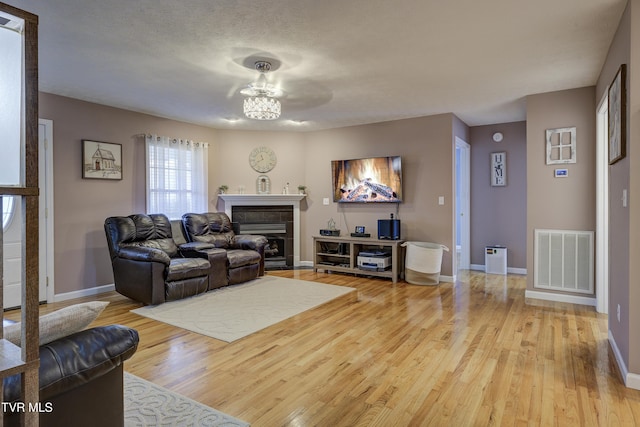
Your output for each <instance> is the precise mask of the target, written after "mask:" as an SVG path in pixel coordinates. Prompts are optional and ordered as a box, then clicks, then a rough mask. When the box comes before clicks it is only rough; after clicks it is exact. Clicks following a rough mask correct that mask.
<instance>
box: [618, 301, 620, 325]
mask: <svg viewBox="0 0 640 427" xmlns="http://www.w3.org/2000/svg"><path fill="white" fill-rule="evenodd" d="M618 323H620V304H618Z"/></svg>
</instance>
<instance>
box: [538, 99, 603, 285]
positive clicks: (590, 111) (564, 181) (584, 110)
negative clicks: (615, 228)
mask: <svg viewBox="0 0 640 427" xmlns="http://www.w3.org/2000/svg"><path fill="white" fill-rule="evenodd" d="M595 109H596V106H595V88H594V87H586V88H581V89H571V90H565V91H559V92H551V93H544V94H539V95H531V96H528V97H527V271H528V273H529V274H528V275H527V288H528V289H533V270H534V269H533V240H534V230H535V229H537V228H546V229H558V230H586V231H595V224H596V218H595V212H596V198H595V185H596V178H595V176H596V174H595V145H596V137H595ZM572 126H575V127H576V139H577V142H576V144H577V147H576V157H577V163H574V164H567V165H561V166H558V165H547V164H546V139H545V138H546V137H545V131H546V129H555V128H562V127H572ZM556 168H566V169H568V170H569V176H568V178H554V170H555V169H556ZM536 290H539V289H536Z"/></svg>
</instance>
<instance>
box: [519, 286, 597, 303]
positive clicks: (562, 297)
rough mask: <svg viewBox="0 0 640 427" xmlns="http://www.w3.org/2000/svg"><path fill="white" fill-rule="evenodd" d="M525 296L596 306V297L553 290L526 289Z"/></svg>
mask: <svg viewBox="0 0 640 427" xmlns="http://www.w3.org/2000/svg"><path fill="white" fill-rule="evenodd" d="M524 297H525V298H533V299H541V300H545V301H555V302H568V303H571V304H580V305H590V306H593V307H595V306H596V299H595V297H581V296H579V295H566V294H556V293H552V292H539V291H530V290H528V289H527V290H526V291H524Z"/></svg>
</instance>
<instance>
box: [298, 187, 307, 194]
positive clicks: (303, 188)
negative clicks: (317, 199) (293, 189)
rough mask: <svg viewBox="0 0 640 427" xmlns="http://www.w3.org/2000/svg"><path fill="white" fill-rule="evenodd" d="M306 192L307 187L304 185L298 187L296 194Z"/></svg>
mask: <svg viewBox="0 0 640 427" xmlns="http://www.w3.org/2000/svg"><path fill="white" fill-rule="evenodd" d="M306 192H307V186H306V185H298V193H300V194H305V193H306Z"/></svg>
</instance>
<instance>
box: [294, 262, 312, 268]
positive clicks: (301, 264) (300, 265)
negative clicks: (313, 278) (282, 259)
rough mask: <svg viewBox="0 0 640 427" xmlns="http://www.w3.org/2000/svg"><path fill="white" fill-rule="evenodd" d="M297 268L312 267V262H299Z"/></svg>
mask: <svg viewBox="0 0 640 427" xmlns="http://www.w3.org/2000/svg"><path fill="white" fill-rule="evenodd" d="M297 266H299V267H313V261H300V262H299V263H298V265H297Z"/></svg>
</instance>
